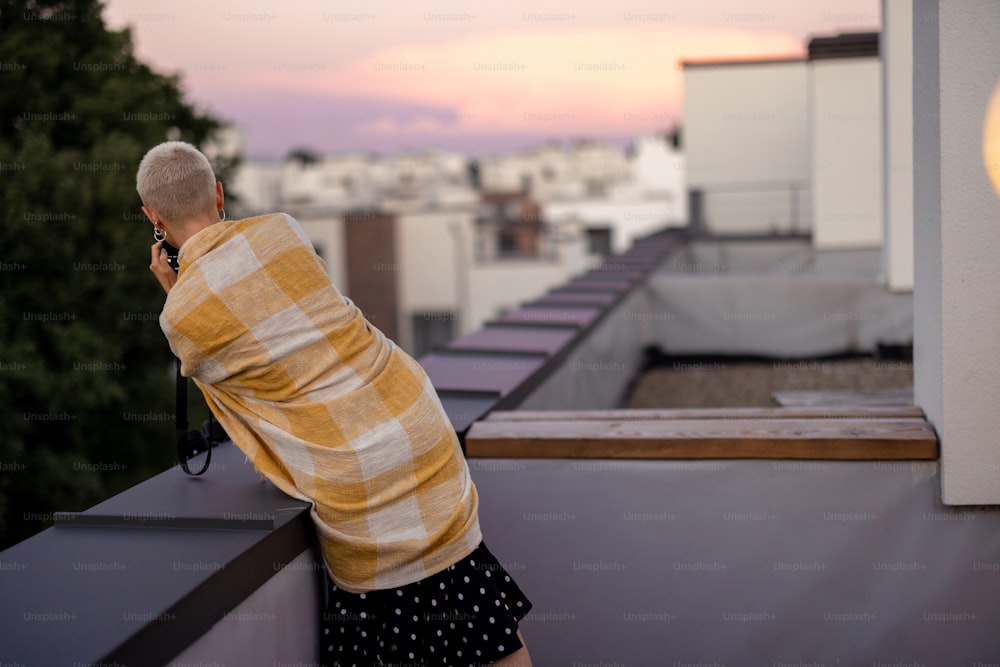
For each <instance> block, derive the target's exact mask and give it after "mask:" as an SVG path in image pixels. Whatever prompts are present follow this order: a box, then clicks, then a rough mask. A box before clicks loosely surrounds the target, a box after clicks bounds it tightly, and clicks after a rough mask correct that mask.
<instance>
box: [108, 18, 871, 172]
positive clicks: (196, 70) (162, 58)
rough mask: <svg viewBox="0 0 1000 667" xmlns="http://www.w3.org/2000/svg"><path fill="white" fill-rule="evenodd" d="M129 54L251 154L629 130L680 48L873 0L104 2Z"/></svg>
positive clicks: (531, 139) (731, 51)
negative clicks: (173, 77) (171, 79)
mask: <svg viewBox="0 0 1000 667" xmlns="http://www.w3.org/2000/svg"><path fill="white" fill-rule="evenodd" d="M105 4H106V8H105V19H106V21H107V23H108V25H109V26H110V27H112V28H116V29H117V28H122V27H125V26H126V25H131V26H132V35H133V40H134V42H135V46H136V53H137V55H138V56H139V57H140V58H142V59H143V60H144V61H146V62H148V63H150V64H151V65H152V66H153V67H154V68H156V69H157V70H159V71H161V72H164V73H178V74H179V75H180V76H181V81H182V85H183V86H184V89H185V91H186V93H187V97H188V99H189V101H191V102H193V103H194V104H195V105H197V106H198V107H200V108H202V109H205V110H208V111H211V112H212V113H214V114H216V115H218V116H220V117H222V118H223V119H225V120H227V121H230V122H232V123H233V124H235V125H236V126H237V127H239V128H240V129H241V130H242V131H243V132H244V133H245V135H246V138H247V152H248V154H249V155H250V156H252V157H258V158H278V157H282V156H284V155H285V154H287V152H288V151H289V150H291V149H292V148H295V147H307V148H311V149H313V150H316V151H318V152H321V153H326V152H337V151H354V150H364V151H374V152H380V153H393V152H397V151H403V150H416V149H426V148H444V149H451V150H458V151H462V152H464V153H467V154H469V155H479V156H482V155H487V154H493V153H505V152H510V151H512V150H516V149H519V148H523V147H526V146H529V145H532V144H536V143H539V142H541V141H545V140H560V141H568V140H571V139H574V138H581V137H588V138H598V139H608V140H612V141H618V142H625V141H628V140H629V139H630V138H632V137H635V136H636V135H639V134H646V133H651V132H663V131H667V130H670V129H671V128H673V126H674V125H675V124H677V123H680V124H681V125H683V119H682V118H680V113H681V109H682V95H683V77H682V76H681V74H682V73H681V68H680V65H679V63H680V61H682V60H686V59H689V60H704V59H716V58H719V59H730V58H759V57H772V56H777V57H798V56H802V55H804V54H805V47H806V42H807V41H808V39H809V38H810V36H813V35H831V34H836V33H838V32H849V31H871V30H878V29H879V28H880V25H881V16H880V10H879V7H880V2H879V0H810V1H809V2H805V1H802V0H762V1H761V2H756V3H748V2H745V1H738V0H707V1H703V2H698V3H694V2H690V1H679V0H622V1H621V2H600V3H598V2H593V1H591V0H576V1H575V2H571V1H568V0H566V1H560V0H539V1H538V2H530V3H519V2H512V3H501V2H497V3H492V4H489V5H487V4H486V3H470V2H466V3H460V2H454V1H449V0H444V1H441V2H429V3H413V4H402V3H401V2H399V0H367V1H366V2H354V3H332V2H320V1H312V0H286V1H285V2H274V0H269V1H258V0H212V1H211V2H208V1H200V2H195V1H194V0H141V1H137V0H106V3H105Z"/></svg>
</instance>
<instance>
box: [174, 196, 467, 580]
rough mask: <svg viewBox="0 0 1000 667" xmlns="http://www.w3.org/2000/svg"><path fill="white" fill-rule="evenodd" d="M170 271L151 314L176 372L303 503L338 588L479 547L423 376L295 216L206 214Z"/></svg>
mask: <svg viewBox="0 0 1000 667" xmlns="http://www.w3.org/2000/svg"><path fill="white" fill-rule="evenodd" d="M180 267H181V268H180V272H179V274H178V279H177V283H176V284H175V285H174V286H173V288H172V289H171V290H170V293H169V295H168V297H167V301H166V304H165V305H164V307H163V313H162V314H161V315H160V326H161V327H162V329H163V332H164V333H165V334H166V337H167V340H168V341H169V343H170V348H171V349H172V350H173V352H174V354H176V355H177V357H178V358H179V359H180V360H181V372H182V374H183V375H185V376H189V377H192V378H194V380H195V382H196V383H197V384H198V386H199V388H200V389H201V390H202V392H203V393H204V395H205V399H206V401H207V403H208V405H209V407H210V408H211V410H212V412H213V413H214V414H215V416H216V417H217V418H218V420H219V422H220V423H221V424H222V426H223V427H224V428H225V429H226V432H227V433H228V434H229V436H230V437H231V438H232V439H233V442H234V443H235V444H236V445H237V446H238V447H239V448H240V449H241V450H243V452H244V453H245V454H246V456H247V458H248V459H250V461H252V462H253V464H254V467H255V468H256V469H257V470H258V471H259V472H260V473H261V474H262V475H264V476H265V477H266V478H267V479H269V480H271V481H272V482H273V483H274V484H275V485H276V486H277V487H278V488H280V489H281V490H282V491H284V492H285V493H287V494H289V495H291V496H294V497H296V498H301V499H303V500H309V501H311V502H312V503H313V507H312V518H313V521H314V523H315V524H316V528H317V531H318V534H319V538H320V546H321V547H322V551H323V556H324V559H325V561H326V564H327V567H328V569H329V570H330V575H331V577H332V578H333V580H334V581H335V582H336V583H337V585H338V586H341V587H342V588H344V589H345V590H348V591H351V592H356V593H357V592H364V591H368V590H372V589H384V588H394V587H398V586H403V585H405V584H409V583H413V582H415V581H418V580H420V579H423V578H425V577H427V576H429V575H431V574H434V573H436V572H439V571H441V570H443V569H445V568H447V567H448V566H449V565H451V564H452V563H455V562H457V561H458V560H461V559H462V558H464V557H465V556H467V555H468V554H469V553H471V552H472V550H473V549H475V548H476V546H477V545H478V544H479V542H480V540H481V535H480V530H479V521H478V497H477V494H476V489H475V486H474V485H473V483H472V480H471V478H470V477H469V470H468V466H467V465H466V462H465V458H464V457H463V455H462V452H461V449H460V447H459V444H458V439H457V438H456V436H455V432H454V430H453V429H452V426H451V423H450V422H449V421H448V418H447V415H446V414H445V413H444V410H443V409H442V407H441V403H440V401H439V399H438V397H437V394H436V392H435V391H434V388H433V386H431V383H430V381H429V379H428V378H427V375H426V374H425V373H424V371H423V369H422V368H421V367H420V365H419V364H417V362H416V361H414V360H413V359H412V358H411V357H409V356H408V355H407V354H406V353H404V352H403V351H402V350H400V349H399V348H398V347H397V346H396V345H394V344H393V342H392V341H391V340H389V339H387V338H386V337H385V336H384V335H383V334H382V333H381V332H380V331H379V330H378V329H376V328H375V327H373V326H372V325H371V324H370V323H369V322H368V321H367V320H365V318H364V316H363V315H362V313H361V311H360V310H359V309H358V308H357V307H355V306H354V304H352V303H351V302H350V300H349V299H346V298H345V297H343V296H341V294H340V292H339V291H338V290H337V288H336V287H335V286H334V285H333V283H332V282H331V281H330V279H329V277H328V275H327V272H326V266H325V264H324V263H323V260H322V259H320V258H319V257H318V256H317V255H316V253H315V251H314V250H313V247H312V245H311V244H310V243H309V241H308V240H307V239H306V237H305V235H304V234H303V232H302V229H301V228H300V226H299V224H298V223H297V222H296V221H295V220H294V219H293V218H291V217H290V216H288V215H285V214H272V215H266V216H260V217H256V218H247V219H245V220H234V221H228V222H219V223H216V224H213V225H211V226H210V227H208V228H206V229H205V230H203V231H201V232H199V233H198V234H196V235H195V236H193V237H192V238H191V239H190V240H189V241H188V242H187V243H185V244H184V247H183V249H182V251H181V253H180Z"/></svg>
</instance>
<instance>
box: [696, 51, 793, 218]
mask: <svg viewBox="0 0 1000 667" xmlns="http://www.w3.org/2000/svg"><path fill="white" fill-rule="evenodd" d="M808 95H809V86H808V64H807V63H806V62H805V61H775V62H766V63H734V64H712V65H692V64H686V65H685V66H684V116H683V117H684V126H683V132H684V134H683V139H682V140H683V143H684V151H685V154H686V159H687V169H686V177H687V184H688V187H689V188H692V189H702V190H704V191H705V197H706V202H705V206H706V219H707V222H708V225H709V229H711V230H713V231H716V232H720V233H734V232H738V233H754V232H757V233H760V232H769V231H771V230H772V229H773V228H775V227H777V228H779V229H788V228H790V226H791V222H790V215H791V208H792V206H791V204H790V200H791V197H792V195H791V194H790V187H792V186H793V185H794V186H797V187H800V188H806V189H807V188H808V184H809V180H810V163H809V113H808ZM748 191H755V192H756V193H757V194H744V193H746V192H748ZM713 201H715V202H716V203H717V205H714V206H713ZM805 201H806V200H805V199H802V198H800V199H799V214H800V216H801V217H802V221H801V222H800V227H799V228H800V229H803V230H805V229H808V219H807V218H808V214H809V210H808V207H805V206H802V204H803V203H804V202H805Z"/></svg>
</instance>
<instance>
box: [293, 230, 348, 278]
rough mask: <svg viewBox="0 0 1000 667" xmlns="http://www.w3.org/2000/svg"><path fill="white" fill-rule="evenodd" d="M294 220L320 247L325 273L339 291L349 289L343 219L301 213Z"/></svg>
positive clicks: (314, 243) (315, 244)
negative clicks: (313, 216)
mask: <svg viewBox="0 0 1000 667" xmlns="http://www.w3.org/2000/svg"><path fill="white" fill-rule="evenodd" d="M296 220H298V221H299V223H300V224H301V225H302V231H304V232H305V233H306V236H307V237H309V240H310V241H312V244H313V245H314V246H318V247H321V248H322V253H323V258H324V259H325V260H326V266H327V273H329V274H330V278H331V279H332V280H333V284H334V285H336V286H337V289H339V290H340V291H341V293H344V294H346V293H347V292H348V290H349V287H350V286H349V285H348V284H347V248H346V244H345V241H344V219H343V218H342V217H339V216H323V217H316V218H310V217H307V216H305V215H303V216H302V217H301V218H299V217H296Z"/></svg>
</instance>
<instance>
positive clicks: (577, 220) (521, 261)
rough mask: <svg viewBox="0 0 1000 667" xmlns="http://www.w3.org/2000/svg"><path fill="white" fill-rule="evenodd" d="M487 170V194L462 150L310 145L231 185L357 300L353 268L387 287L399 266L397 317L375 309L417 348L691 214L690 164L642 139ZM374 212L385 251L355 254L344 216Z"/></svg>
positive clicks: (253, 165) (531, 155)
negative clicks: (297, 239) (285, 218)
mask: <svg viewBox="0 0 1000 667" xmlns="http://www.w3.org/2000/svg"><path fill="white" fill-rule="evenodd" d="M479 174H480V176H479V178H480V185H481V189H477V188H476V187H475V185H476V184H475V183H474V182H473V175H472V171H471V170H470V168H469V163H468V161H467V160H466V158H465V157H464V156H462V155H460V154H457V153H452V152H446V151H426V152H420V153H407V154H401V155H397V156H391V157H380V156H376V155H372V154H365V153H348V154H338V155H329V156H311V155H308V154H305V153H303V154H300V155H299V156H298V157H297V158H294V159H288V160H286V161H285V162H284V163H282V164H280V165H275V164H268V163H259V162H249V163H246V164H244V165H243V166H242V167H241V169H240V170H239V173H238V174H237V176H236V178H235V180H234V183H233V185H232V190H233V192H234V193H235V194H236V195H237V196H238V197H239V204H238V205H235V206H234V213H235V214H236V215H250V214H253V213H257V212H260V211H271V210H284V211H287V212H288V213H290V214H292V215H294V216H295V217H296V218H297V219H298V220H299V221H300V222H301V223H302V225H303V227H304V229H305V231H306V233H307V234H308V235H309V237H310V239H311V240H312V241H313V244H314V245H315V246H316V249H317V251H318V252H319V253H320V255H321V256H322V257H323V258H324V259H325V260H326V262H327V265H328V267H329V272H330V275H331V277H332V278H333V280H334V282H335V283H336V284H337V286H338V287H339V288H340V289H341V290H342V291H343V292H345V293H346V294H348V295H349V296H350V295H352V294H359V293H360V292H361V291H362V290H363V289H364V287H363V286H362V285H359V284H355V285H353V286H352V285H351V282H352V276H353V279H354V280H355V281H359V282H360V283H366V284H367V283H369V282H371V283H380V284H383V286H384V285H385V283H384V282H383V281H384V279H385V278H386V272H391V273H392V275H394V276H395V277H396V279H395V281H390V282H393V283H394V285H395V288H394V289H392V290H390V292H391V294H388V293H387V294H386V295H384V296H383V297H382V298H381V299H380V300H381V301H382V302H383V303H381V304H380V305H381V306H387V304H389V303H394V304H395V308H394V309H393V308H389V310H390V311H393V314H391V315H387V314H386V311H385V310H380V311H379V313H376V312H371V313H369V315H370V317H372V318H376V317H380V318H381V322H379V321H376V322H375V324H376V326H380V327H384V328H385V329H386V330H389V331H394V332H395V335H394V337H395V338H396V340H397V341H398V342H399V343H400V344H401V345H403V347H404V348H406V349H407V350H409V351H411V352H413V353H414V354H417V355H420V354H422V353H424V352H426V351H427V350H428V349H430V348H431V347H433V346H435V345H441V344H443V343H445V342H447V341H448V340H450V339H451V338H452V337H454V336H457V335H460V334H462V333H467V332H470V331H473V330H475V329H478V328H480V327H481V326H482V325H483V324H484V323H485V322H487V321H489V320H490V319H493V318H495V317H497V316H499V315H500V314H502V313H503V312H505V311H506V310H509V309H511V308H514V307H516V306H518V305H520V304H521V303H523V302H525V301H528V300H530V299H533V298H536V297H538V296H539V295H541V294H542V293H544V292H545V291H546V290H547V289H548V288H551V287H554V286H556V285H559V284H562V283H565V282H566V281H567V280H568V279H569V278H570V277H572V276H573V275H576V274H578V273H582V272H583V271H585V270H586V269H588V268H590V267H592V266H594V265H595V264H597V263H599V262H600V259H601V256H602V255H603V254H608V253H610V252H620V251H623V250H624V249H626V248H627V247H629V246H630V245H631V242H632V240H633V239H634V238H636V237H638V236H642V235H645V234H648V233H651V232H653V231H655V230H656V229H660V228H662V227H664V226H667V225H680V224H684V222H685V217H686V214H685V210H684V203H685V197H684V195H683V160H682V158H681V157H680V155H679V154H678V153H677V152H676V151H674V150H673V149H672V148H671V147H670V146H669V145H668V144H667V142H666V140H664V139H663V138H660V137H643V138H641V139H639V140H638V141H637V143H636V148H635V151H634V154H633V155H631V156H630V155H629V154H627V153H626V151H625V150H624V149H622V148H619V147H617V146H613V145H609V144H604V143H597V142H577V143H574V144H573V145H571V146H568V147H563V146H560V145H555V144H546V145H543V146H539V147H537V148H535V149H532V150H529V151H524V152H522V153H518V154H515V155H511V156H506V157H496V158H489V159H486V160H484V161H483V162H482V163H481V164H480V172H479ZM525 188H528V190H529V192H528V193H526V192H525ZM359 212H360V214H359ZM366 212H370V213H371V215H372V216H373V217H372V220H373V221H374V219H375V218H376V217H377V218H378V219H379V220H380V221H381V224H383V225H385V220H384V218H385V217H386V216H391V217H392V219H393V221H392V224H391V225H389V226H382V227H380V228H379V229H381V230H382V232H381V233H384V234H385V236H386V238H385V239H384V241H382V243H384V245H385V249H384V250H385V252H384V254H380V255H379V256H378V258H373V257H369V256H368V254H367V251H359V250H353V251H352V250H349V248H351V247H354V246H351V238H355V239H357V238H359V235H360V234H362V233H363V232H361V231H359V230H357V229H348V225H349V224H350V223H349V222H347V220H348V219H349V216H350V215H354V216H355V217H354V219H355V220H357V219H358V216H359V215H360V216H361V217H362V218H363V217H364V216H365V215H367V214H368V213H366ZM352 234H353V237H352ZM372 242H373V243H375V242H376V241H372ZM361 247H367V246H365V245H364V244H361ZM358 253H361V254H358ZM366 266H368V268H366ZM373 267H374V268H373ZM375 268H377V270H378V273H377V274H375V275H373V274H372V271H374V270H375ZM369 269H370V270H369ZM366 271H367V273H366ZM373 298H374V297H363V298H361V299H359V303H362V301H368V300H369V299H373ZM387 307H388V306H387ZM388 320H392V322H391V324H390V322H389V321H388Z"/></svg>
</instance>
